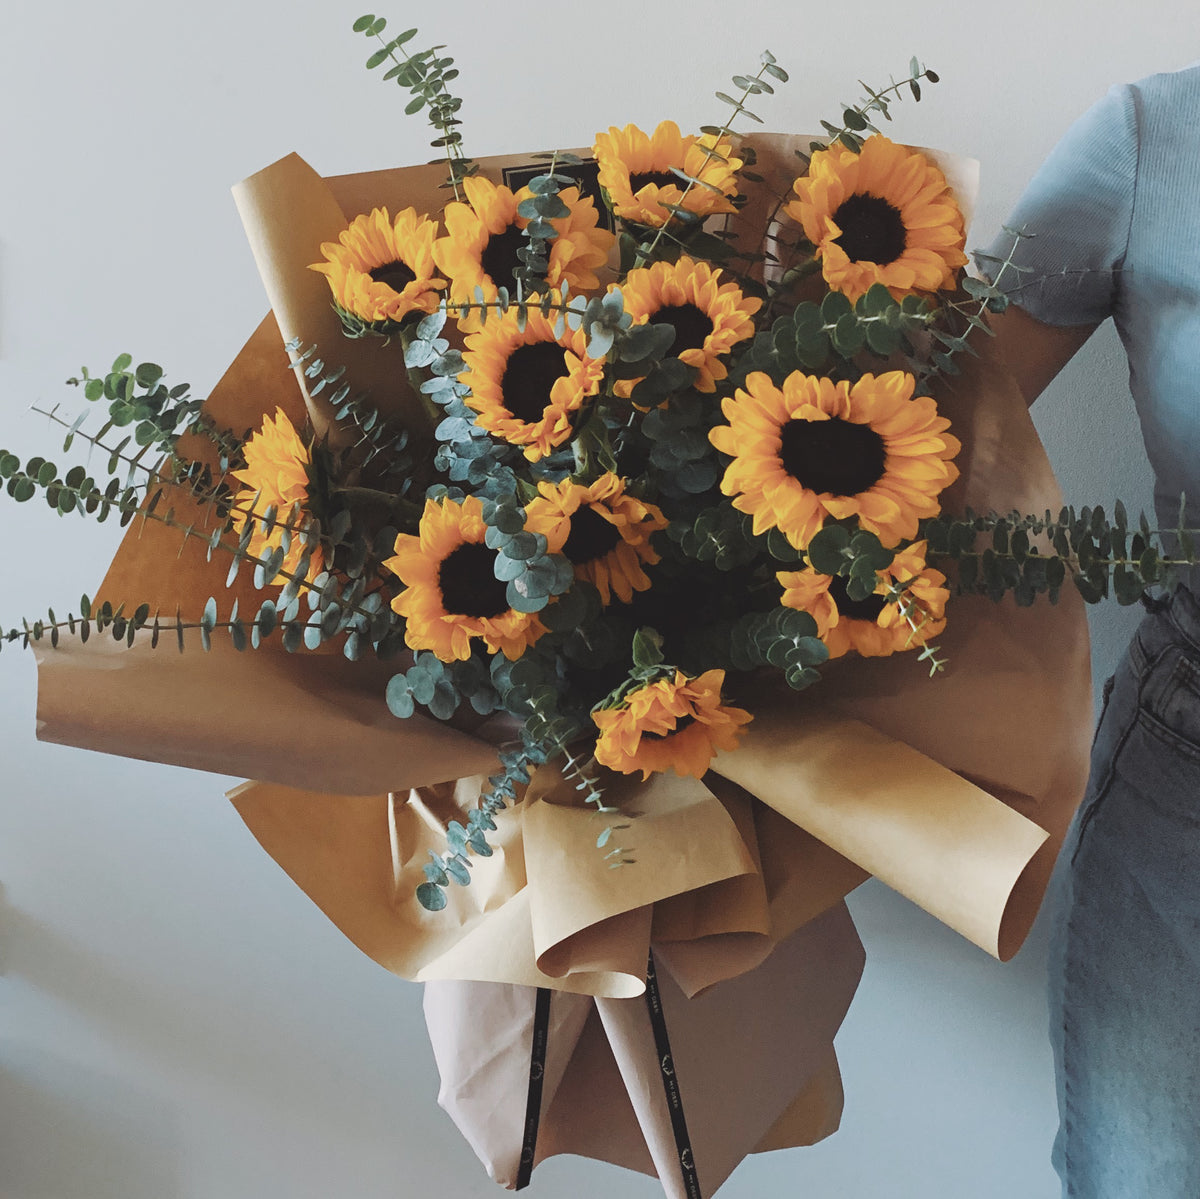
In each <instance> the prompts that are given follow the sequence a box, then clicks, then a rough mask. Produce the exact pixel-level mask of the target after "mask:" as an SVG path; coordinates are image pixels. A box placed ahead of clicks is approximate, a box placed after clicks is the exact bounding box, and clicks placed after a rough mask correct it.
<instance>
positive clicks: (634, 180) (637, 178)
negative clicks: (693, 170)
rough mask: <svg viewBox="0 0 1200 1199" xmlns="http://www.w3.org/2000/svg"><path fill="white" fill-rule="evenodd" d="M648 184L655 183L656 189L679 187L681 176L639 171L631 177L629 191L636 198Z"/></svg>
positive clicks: (667, 172)
mask: <svg viewBox="0 0 1200 1199" xmlns="http://www.w3.org/2000/svg"><path fill="white" fill-rule="evenodd" d="M647 183H653V184H654V185H655V186H656V187H678V186H679V176H678V175H673V174H672V173H671V172H670V171H638V172H636V173H631V174H630V176H629V190H630V191H631V192H633V194H634V195H635V196H636V195H637V194H638V192H640V191H641V190H642V188H643V187H645V186H646V184H647Z"/></svg>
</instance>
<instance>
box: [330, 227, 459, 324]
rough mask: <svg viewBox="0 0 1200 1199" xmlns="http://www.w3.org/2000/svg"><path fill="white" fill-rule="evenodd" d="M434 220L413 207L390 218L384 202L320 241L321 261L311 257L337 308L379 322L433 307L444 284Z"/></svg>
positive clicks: (432, 309) (367, 322) (387, 321)
mask: <svg viewBox="0 0 1200 1199" xmlns="http://www.w3.org/2000/svg"><path fill="white" fill-rule="evenodd" d="M436 235H437V225H436V224H435V223H434V222H433V221H431V220H430V219H429V218H428V217H426V216H420V215H418V213H417V210H416V209H415V208H405V209H404V210H403V211H402V212H398V213H397V214H396V219H395V220H394V221H393V220H392V219H391V218H390V217H389V216H388V210H387V209H386V208H376V209H374V210H373V211H372V212H370V213H364V214H363V215H362V216H358V217H355V218H354V220H353V221H352V222H351V223H350V227H349V228H348V229H345V230H343V232H342V233H341V234H340V235H339V237H338V240H337V241H336V242H332V241H327V242H324V243H322V245H321V253H322V254H324V255H325V259H326V260H325V261H324V262H316V263H313V265H312V269H313V270H314V271H320V272H321V274H323V275H324V276H325V278H326V280H327V281H328V283H329V289H330V291H332V292H333V300H334V303H335V304H336V305H337V307H338V309H339V311H341V312H344V313H349V314H350V315H351V316H354V317H357V318H358V319H359V320H360V321H362V322H364V323H366V324H369V325H377V326H381V327H383V329H384V330H386V326H388V325H390V324H395V323H398V322H399V321H401V320H403V319H404V317H406V316H407V315H408V314H409V313H410V312H433V311H434V310H435V309H436V308H437V306H438V304H439V303H440V302H441V296H440V295H439V294H438V293H439V292H441V291H442V289H443V288H445V286H446V281H445V280H444V279H439V278H437V276H436V275H435V273H434V272H435V270H436V268H435V267H434V264H433V240H434V237H435V236H436Z"/></svg>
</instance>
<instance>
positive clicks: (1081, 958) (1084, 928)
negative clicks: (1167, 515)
mask: <svg viewBox="0 0 1200 1199" xmlns="http://www.w3.org/2000/svg"><path fill="white" fill-rule="evenodd" d="M1059 865H1060V869H1059V872H1058V875H1057V876H1056V880H1055V890H1056V896H1055V899H1056V901H1057V903H1058V905H1059V910H1058V912H1057V921H1056V926H1055V932H1054V940H1053V943H1052V946H1051V961H1050V1025H1051V1027H1050V1035H1051V1040H1052V1042H1053V1045H1054V1052H1055V1064H1056V1067H1057V1073H1058V1100H1059V1114H1060V1126H1059V1132H1058V1138H1057V1140H1056V1141H1055V1145H1054V1165H1055V1169H1057V1170H1058V1173H1059V1175H1060V1177H1061V1178H1062V1181H1063V1195H1064V1196H1069V1197H1070V1199H1200V602H1198V601H1197V599H1196V597H1195V596H1194V595H1193V594H1192V593H1191V592H1189V591H1184V590H1181V591H1180V592H1179V593H1177V595H1176V596H1175V597H1174V598H1173V599H1172V600H1171V602H1170V604H1169V605H1167V606H1166V607H1164V608H1163V609H1162V610H1159V611H1156V612H1152V613H1151V614H1150V615H1148V616H1147V617H1146V618H1145V619H1144V620H1143V621H1142V623H1141V624H1140V625H1139V627H1138V631H1137V634H1136V636H1135V637H1134V639H1133V641H1132V642H1131V643H1130V646H1129V648H1128V650H1127V651H1126V654H1125V657H1124V659H1123V661H1122V663H1121V665H1120V667H1119V668H1118V671H1117V674H1116V675H1115V676H1114V678H1113V680H1112V681H1111V683H1110V686H1109V687H1108V688H1106V701H1105V707H1104V712H1103V714H1102V716H1101V718H1100V725H1099V728H1098V729H1097V731H1096V740H1095V743H1094V746H1093V750H1092V775H1091V780H1090V782H1089V784H1088V791H1087V795H1086V797H1085V799H1084V802H1083V805H1082V807H1081V808H1080V810H1079V813H1078V815H1077V816H1076V818H1075V823H1074V826H1073V828H1072V831H1071V834H1070V836H1069V837H1068V839H1067V844H1066V848H1065V849H1064V857H1063V860H1062V861H1060V864H1059Z"/></svg>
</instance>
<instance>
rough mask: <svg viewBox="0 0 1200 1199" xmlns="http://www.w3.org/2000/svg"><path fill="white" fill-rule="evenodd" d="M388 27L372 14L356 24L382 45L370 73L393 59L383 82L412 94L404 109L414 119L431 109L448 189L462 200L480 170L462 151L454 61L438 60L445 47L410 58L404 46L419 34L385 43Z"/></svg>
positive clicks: (435, 143) (402, 35)
mask: <svg viewBox="0 0 1200 1199" xmlns="http://www.w3.org/2000/svg"><path fill="white" fill-rule="evenodd" d="M386 27H387V20H386V18H384V17H376V16H375V15H374V14H372V13H367V14H366V15H365V16H361V17H359V18H358V20H357V21H355V22H354V32H355V33H361V34H364V35H366V36H367V37H369V38H375V39H376V40H377V41H378V42H379V43H380V47H381V48H380V49H378V50H376V51H375V53H374V54H372V55H371V57H370V58H368V59H367V69H368V70H371V71H373V70H374V69H375V68H376V67H379V66H382V65H383V63H384V62H386V61H387V60H388V59H389V58H390V59H391V60H392V63H393V66H392V67H391V68H390V69H389V70H388V71H386V72H385V73H384V76H383V78H384V80H385V81H389V80H392V79H394V80H395V81H396V83H397V84H399V86H400V87H406V88H408V90H409V92H410V93H411V94H412V99H411V100H409V102H408V104H407V105H406V106H405V108H404V111H405V113H406V114H407V115H409V116H412V115H413V114H414V113H418V112H420V111H421V109H422V108H428V109H429V123H430V124H431V125H432V126H433V127H434V129H435V130H436V131H437V134H438V136H437V137H436V138H435V139H434V140H433V141H432V142H431V143H430V144H431V145H432V146H433V147H434V149H436V150H441V151H442V152H443V155H444V157H445V159H446V165H447V166H448V167H449V169H450V175H449V178H448V180H447V186H449V187H452V188H453V189H454V198H455V199H456V200H461V199H462V194H461V193H460V192H459V187H458V185H459V184H460V183H461V182H462V181H463V180H464V179H465V178H467V177H468V176H469V175H473V174H475V172H476V171H477V170H478V167H477V166H476V165H475V163H474V162H472V161H471V159H469V158H467V157H466V155H465V154H464V153H463V150H462V134H461V133H459V131H458V129H457V126H459V125H461V124H462V121H460V120H459V118H458V115H457V114H458V111H459V109H461V108H462V100H461V99H459V98H458V97H457V96H454V95H451V93H450V91H449V89H448V88H447V87H446V84H447V83H449V82H450V81H451V80H453V79H457V78H458V70H457V68H456V67H455V66H454V65H453V64H454V59H453V58H451V57H449V56H448V55H446V56H444V57H439V56H438V51H439V50H444V49H445V46H433V47H432V48H430V49H428V50H420V51H418V52H417V53H416V54H411V55H410V54H409V53H408V51H407V50H406V49H405V48H404V46H405V44H406V43H407V42H410V41H412V39H413V38H414V37H416V36H417V30H416V29H406V30H404V32H403V33H399V34H397V35H396V36H395V37H394V38H391V39H390V40H389V41H384V38H383V31H384V29H385V28H386ZM397 50H399V51H400V53H401V54H403V55H404V60H403V62H402V61H401V60H400V59H399V58H397V57H396V51H397Z"/></svg>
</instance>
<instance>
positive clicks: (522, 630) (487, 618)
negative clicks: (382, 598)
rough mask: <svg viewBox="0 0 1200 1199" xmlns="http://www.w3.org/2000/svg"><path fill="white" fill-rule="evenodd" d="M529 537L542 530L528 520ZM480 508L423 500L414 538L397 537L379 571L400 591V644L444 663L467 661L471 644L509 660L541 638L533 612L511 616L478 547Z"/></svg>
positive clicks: (489, 555)
mask: <svg viewBox="0 0 1200 1199" xmlns="http://www.w3.org/2000/svg"><path fill="white" fill-rule="evenodd" d="M525 527H526V528H527V529H528V530H529V531H530V532H534V533H546V532H547V531H548V530H547V529H546V528H544V527H541V526H540V525H539V522H538V521H537V520H536V519H532V518H529V517H527V518H526V523H525ZM486 532H487V526H486V525H485V524H484V523H483V503H482V501H481V500H479V499H477V498H475V497H474V496H468V497H467V498H466V499H464V500H463V501H462V503H461V504H456V503H454V502H452V501H449V500H445V501H442V502H441V503H438V502H437V501H435V500H427V501H426V503H425V511H424V513H423V514H422V516H421V524H420V528H419V532H418V535H417V536H415V537H414V536H412V535H411V534H408V533H400V534H398V535H397V537H396V546H395V550H396V554H395V557H393V558H388V559H387V560H386V561H385V562H384V566H386V567H387V568H388V570H390V571H391V572H392V573H393V574H394V575H395V576H396V577H397V578H398V579H399V580H400V581H401V582H402V583H403V584H404V590H403V591H401V592H400V593H399V594H398V595H397V596H396V597H395V599H393V600H392V608H393V610H394V611H395V612H397V613H398V614H399V615H400V616H403V617H404V618H405V620H406V621H407V624H406V626H405V630H404V640H405V641H406V642H407V644H408V647H409V648H410V649H414V650H422V649H425V650H430V651H432V652H433V653H434V654H436V655H437V656H438V657H439V658H440V659H441V660H442V661H443V662H454V661H465V660H466V659H467V658H469V657H470V656H471V638H473V637H477V638H478V639H479V640H481V641H482V642H483V643H484V644H485V645H486V646H487V647H488V649H489V650H491V651H492V653H503V654H504V656H505V657H506V658H508V659H510V660H515V659H517V658H519V657H520V656H521V654H523V653H524V652H525V650H526V649H527V648H528V647H529V646H531V645H532V644H533V643H534V642H535V641H537V639H538V638H539V637H540V636H541V635H542V634H543V633H544V632H545V631H546V628H545V626H544V625H543V624H542V622H541V621H540V620H539V619H538V617H537V615H536V614H535V613H529V612H517V611H516V610H515V609H513V608H511V607H510V606H509V603H508V599H507V598H506V594H505V584H504V583H503V582H501V581H500V580H499V579H497V578H496V575H495V561H496V551H495V550H492V549H489V548H488V547H487V545H485V544H484V535H485V534H486Z"/></svg>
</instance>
